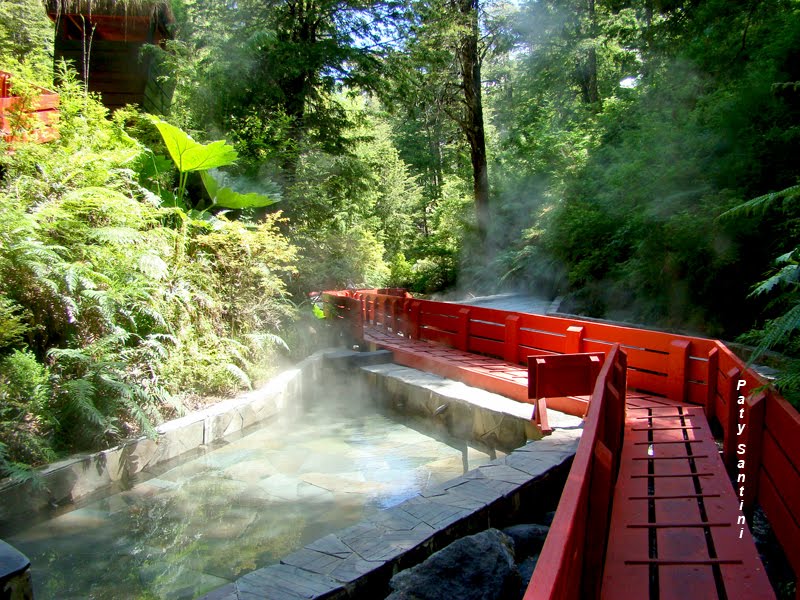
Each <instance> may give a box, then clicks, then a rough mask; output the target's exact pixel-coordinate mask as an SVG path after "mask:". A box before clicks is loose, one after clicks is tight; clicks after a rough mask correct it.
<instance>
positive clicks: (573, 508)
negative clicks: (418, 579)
mask: <svg viewBox="0 0 800 600" xmlns="http://www.w3.org/2000/svg"><path fill="white" fill-rule="evenodd" d="M322 299H323V302H324V304H325V309H326V315H327V316H330V317H334V318H337V319H340V320H342V322H343V323H344V324H345V325H346V326H347V327H348V328H349V329H350V332H351V333H352V335H353V337H354V338H355V339H358V340H363V341H365V342H367V343H368V344H371V345H374V346H378V347H381V348H385V349H389V350H391V351H392V352H393V355H394V360H395V362H397V363H399V364H403V365H407V366H411V367H416V368H419V369H423V370H427V371H430V372H434V373H437V374H439V375H442V376H445V377H449V378H452V379H456V380H460V381H463V382H465V383H467V384H469V385H473V386H475V387H480V388H483V389H487V390H489V391H493V392H496V393H499V394H502V395H505V396H508V397H510V398H514V399H516V400H518V401H520V402H531V403H533V404H534V405H535V408H534V419H535V420H536V422H537V424H538V425H539V427H540V428H541V429H542V432H543V433H545V434H546V433H548V431H549V426H548V422H547V410H546V409H547V407H550V408H553V409H557V410H561V411H563V412H567V413H570V414H574V415H578V416H583V417H585V422H584V431H583V435H582V437H581V441H580V445H579V446H578V450H577V453H576V455H575V459H574V462H573V464H572V467H571V470H570V473H569V476H568V479H567V482H566V485H565V487H564V490H563V492H562V496H561V500H560V502H559V505H558V510H557V511H556V516H555V519H554V521H553V524H552V526H551V529H550V534H549V535H548V537H547V541H546V543H545V546H544V548H543V550H542V553H541V556H540V558H539V562H538V563H537V567H536V570H535V572H534V574H533V578H532V579H531V581H530V584H529V585H528V589H527V592H526V594H525V600H540V599H545V598H549V599H554V600H555V599H558V600H563V599H572V598H575V599H578V598H580V599H583V598H608V599H612V598H626V599H636V600H638V599H640V598H651V599H661V600H664V599H668V598H679V599H681V600H686V599H687V598H703V599H710V598H722V599H729V600H732V599H735V598H742V599H748V600H750V599H761V598H764V599H766V598H775V594H774V592H773V589H772V587H771V585H770V582H769V580H768V579H767V576H766V574H765V571H764V567H763V565H762V563H761V560H760V558H759V556H758V554H757V552H756V548H755V544H754V542H753V538H752V536H751V533H750V530H749V527H748V524H747V522H746V517H749V516H751V515H752V511H753V509H754V507H755V506H756V505H759V506H761V507H762V508H763V510H764V512H765V514H766V516H767V518H768V519H769V521H770V524H771V526H772V529H773V531H774V533H775V535H776V536H777V538H778V540H779V543H780V544H781V546H782V549H783V551H784V553H785V555H786V556H787V559H788V561H789V563H790V565H791V567H792V569H793V570H794V572H795V574H797V573H798V572H800V526H799V525H798V515H800V415H798V412H797V411H796V410H795V409H794V408H792V407H791V406H790V405H789V404H788V403H787V402H786V401H785V400H784V399H783V398H782V397H781V396H780V395H778V394H777V393H775V392H774V391H772V390H770V389H768V388H766V387H765V382H764V381H763V380H762V379H761V378H760V377H759V376H758V375H757V374H756V373H755V372H754V371H752V370H750V369H747V368H746V366H745V365H744V364H743V363H742V362H741V361H740V360H739V359H738V358H737V357H736V356H734V355H733V354H732V353H731V352H730V350H728V348H726V347H725V345H724V344H722V343H721V342H719V341H716V340H710V339H704V338H697V337H690V336H682V335H673V334H669V333H661V332H654V331H647V330H642V329H635V328H630V327H621V326H617V325H610V324H605V323H597V322H589V321H580V320H574V319H564V318H556V317H546V316H540V315H531V314H525V313H516V312H508V311H501V310H494V309H488V308H479V307H472V306H464V305H460V304H452V303H446V302H432V301H426V300H417V299H414V298H412V297H411V296H410V295H409V294H407V293H406V292H404V291H403V290H396V289H384V290H358V291H333V292H325V293H323V295H322ZM710 422H713V423H716V424H718V425H719V427H720V429H721V430H722V432H723V434H722V449H721V451H720V449H719V446H718V444H717V441H716V440H715V438H714V436H713V435H712V433H711V429H710V426H709V423H710ZM732 480H733V482H734V483H733V485H732V484H731V481H732ZM797 599H798V600H800V593H797Z"/></svg>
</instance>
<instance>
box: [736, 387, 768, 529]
mask: <svg viewBox="0 0 800 600" xmlns="http://www.w3.org/2000/svg"><path fill="white" fill-rule="evenodd" d="M766 406H767V395H766V394H765V393H764V392H763V391H762V392H759V393H758V394H755V395H750V397H749V398H747V400H746V401H745V404H744V422H745V424H746V427H745V431H744V434H743V436H742V439H740V440H739V444H745V451H744V454H737V455H736V460H737V463H738V461H740V460H743V461H744V468H743V469H739V468H738V464H737V472H739V473H742V474H743V475H744V480H745V481H746V482H747V484H746V485H745V486H744V498H743V499H744V509H745V510H746V511H747V512H748V513H749V514H750V516H752V511H753V505H754V504H755V501H756V498H757V497H758V475H759V471H760V470H761V451H762V448H763V444H764V416H765V413H766Z"/></svg>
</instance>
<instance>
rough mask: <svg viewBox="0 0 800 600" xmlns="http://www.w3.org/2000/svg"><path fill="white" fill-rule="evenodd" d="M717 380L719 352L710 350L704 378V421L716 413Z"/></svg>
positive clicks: (714, 349)
mask: <svg viewBox="0 0 800 600" xmlns="http://www.w3.org/2000/svg"><path fill="white" fill-rule="evenodd" d="M718 378H719V350H718V349H717V348H712V349H711V352H709V353H708V375H707V377H706V387H707V390H706V406H705V411H706V419H709V420H711V417H713V416H714V415H716V413H717V379H718Z"/></svg>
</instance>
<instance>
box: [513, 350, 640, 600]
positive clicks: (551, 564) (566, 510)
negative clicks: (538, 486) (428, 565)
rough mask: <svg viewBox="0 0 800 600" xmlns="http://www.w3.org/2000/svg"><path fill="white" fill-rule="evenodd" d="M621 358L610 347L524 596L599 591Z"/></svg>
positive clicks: (533, 599)
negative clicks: (556, 506)
mask: <svg viewBox="0 0 800 600" xmlns="http://www.w3.org/2000/svg"><path fill="white" fill-rule="evenodd" d="M625 359H626V357H625V353H624V352H622V351H621V350H620V348H619V346H618V345H614V346H612V347H611V348H610V349H609V352H608V354H607V356H606V360H605V363H604V365H603V368H602V370H601V371H600V375H598V377H597V382H596V383H595V386H594V392H593V393H592V399H591V401H590V403H589V413H588V414H587V416H586V425H585V427H584V430H583V434H582V435H581V441H580V444H579V446H578V451H577V452H576V454H575V460H574V461H573V463H572V467H571V469H570V472H569V477H568V478H567V483H566V484H565V485H564V490H563V492H562V493H561V500H560V501H559V503H558V510H557V511H556V515H555V518H554V519H553V523H552V525H551V526H550V532H549V533H548V535H547V539H546V540H545V544H544V548H542V552H541V554H540V555H539V561H538V562H537V564H536V570H535V571H534V572H533V578H532V579H531V581H530V584H529V585H528V590H527V592H526V593H525V600H539V599H547V598H558V599H560V600H572V599H575V600H578V599H580V598H591V597H594V596H595V595H596V591H597V590H599V589H600V585H601V581H600V577H601V575H602V572H603V571H602V565H603V561H604V558H605V549H606V539H607V538H608V525H609V521H610V510H611V500H612V498H613V494H614V483H615V479H616V473H617V472H618V471H619V459H620V453H621V449H622V432H623V429H624V424H625V387H626V386H625V376H626V360H625Z"/></svg>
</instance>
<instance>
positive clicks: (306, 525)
mask: <svg viewBox="0 0 800 600" xmlns="http://www.w3.org/2000/svg"><path fill="white" fill-rule="evenodd" d="M370 413H372V414H369V413H365V412H364V411H363V410H361V409H359V408H356V407H351V408H350V409H347V408H346V407H336V408H335V409H333V408H332V407H330V406H328V407H326V408H322V407H320V408H318V409H317V410H315V411H313V412H310V413H308V414H307V415H306V416H305V417H304V418H303V419H302V420H301V421H298V422H290V421H287V420H279V421H275V422H272V423H270V424H268V425H266V426H263V427H260V428H259V429H257V430H256V431H253V432H251V433H248V434H247V435H244V436H240V437H239V438H238V439H234V440H230V441H229V442H228V443H225V444H223V445H221V447H217V448H216V449H214V450H212V451H209V452H208V453H206V454H204V455H202V456H199V457H197V458H195V459H193V460H190V461H188V462H184V463H182V464H180V465H178V466H172V467H171V468H167V469H162V470H161V472H158V473H149V474H148V475H147V476H148V477H149V478H147V479H145V478H142V479H140V480H139V481H138V482H136V483H135V485H133V487H131V488H130V489H128V490H126V491H122V492H120V493H116V494H113V495H111V496H108V497H105V498H103V499H100V500H95V501H92V502H90V503H87V504H85V505H83V506H81V507H80V508H77V509H75V510H72V511H71V512H67V513H65V514H62V515H60V516H57V517H55V518H52V519H50V520H48V521H46V522H42V523H39V524H37V525H34V526H32V527H30V528H28V529H25V530H21V531H17V532H14V533H13V535H11V536H8V535H7V534H8V532H6V539H7V540H8V541H9V543H11V544H13V545H14V546H16V547H17V548H18V549H19V550H20V551H22V552H23V553H25V554H26V555H27V556H28V557H29V558H30V560H31V563H32V565H33V582H34V593H35V597H36V598H37V600H45V599H48V598H53V599H59V600H65V599H67V598H80V599H82V600H84V599H88V598H97V599H103V600H106V599H110V598H125V599H134V598H142V599H149V598H194V597H195V596H197V595H199V594H202V593H205V592H207V591H209V590H211V589H214V588H216V587H218V586H220V585H224V584H225V583H227V582H229V581H232V580H234V579H235V578H237V577H238V576H240V575H242V574H244V573H246V572H248V571H251V570H253V569H256V568H258V567H261V566H265V565H268V564H271V563H274V562H277V561H278V560H279V559H280V557H282V556H284V555H286V554H287V553H289V552H291V551H293V550H296V549H298V548H300V547H302V546H303V545H304V544H307V543H309V542H311V541H313V540H314V539H317V538H319V537H321V536H323V535H326V534H328V533H330V532H332V531H335V530H337V529H340V528H343V527H347V526H349V525H351V524H354V523H356V522H357V521H359V520H361V519H362V518H364V517H366V516H369V515H370V514H373V513H374V512H376V511H377V510H379V509H380V508H383V507H388V506H393V505H395V504H398V503H400V502H402V501H403V500H405V499H406V498H409V497H411V496H413V495H415V494H416V493H418V492H419V491H421V490H423V489H424V488H425V487H426V486H429V485H433V484H436V483H440V482H443V481H446V480H448V479H451V478H453V477H455V476H457V475H459V474H461V473H463V472H464V468H465V466H467V467H468V468H470V469H471V468H475V467H476V466H479V465H481V464H484V463H485V462H488V460H489V457H488V456H487V455H486V454H484V453H482V452H478V451H476V450H474V449H471V448H470V449H467V448H466V446H464V445H463V443H456V442H453V441H451V443H450V444H449V445H448V444H447V443H443V442H441V441H438V440H436V439H434V438H432V437H429V436H427V435H424V434H422V433H420V432H418V431H416V430H415V429H411V428H409V427H407V426H405V425H403V424H402V423H399V422H397V421H393V420H391V419H390V418H388V417H387V416H385V415H381V414H375V413H374V409H370Z"/></svg>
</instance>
